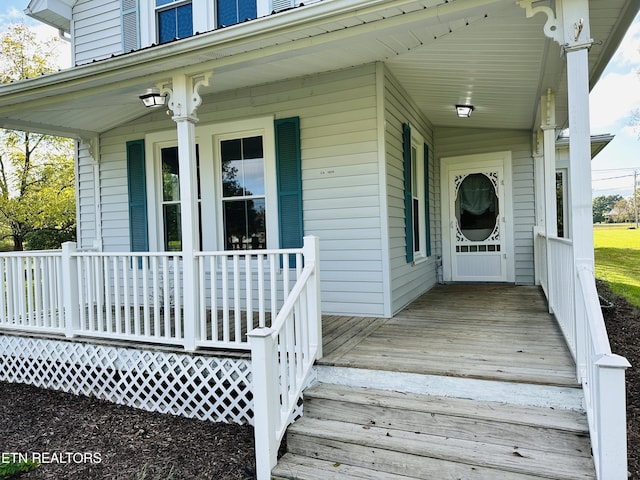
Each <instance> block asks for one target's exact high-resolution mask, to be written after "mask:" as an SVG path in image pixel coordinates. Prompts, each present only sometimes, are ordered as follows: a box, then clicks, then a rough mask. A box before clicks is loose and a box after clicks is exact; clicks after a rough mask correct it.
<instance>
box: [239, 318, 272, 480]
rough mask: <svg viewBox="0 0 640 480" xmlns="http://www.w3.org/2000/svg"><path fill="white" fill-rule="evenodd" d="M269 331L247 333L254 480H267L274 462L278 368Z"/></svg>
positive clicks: (257, 330) (262, 329) (258, 329)
mask: <svg viewBox="0 0 640 480" xmlns="http://www.w3.org/2000/svg"><path fill="white" fill-rule="evenodd" d="M272 333H273V330H272V329H271V328H267V327H263V328H256V329H254V330H252V331H251V332H249V333H248V334H247V336H248V337H249V344H250V345H251V384H252V389H253V429H254V437H255V450H256V478H257V480H269V479H270V478H271V470H272V469H273V467H275V466H276V463H277V460H278V447H279V444H278V439H277V438H276V426H277V423H278V420H279V413H280V412H279V402H278V368H277V363H276V349H275V342H274V338H273V336H272Z"/></svg>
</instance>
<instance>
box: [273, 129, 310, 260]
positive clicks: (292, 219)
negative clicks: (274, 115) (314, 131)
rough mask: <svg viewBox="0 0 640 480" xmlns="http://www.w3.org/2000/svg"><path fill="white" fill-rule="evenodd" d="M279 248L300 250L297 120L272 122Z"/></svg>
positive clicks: (299, 175) (300, 213)
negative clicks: (276, 182) (276, 183)
mask: <svg viewBox="0 0 640 480" xmlns="http://www.w3.org/2000/svg"><path fill="white" fill-rule="evenodd" d="M274 128H275V136H276V138H275V147H276V176H277V181H278V224H279V234H280V248H300V247H302V237H303V235H304V231H303V218H302V167H301V155H300V119H299V117H292V118H283V119H279V120H275V123H274Z"/></svg>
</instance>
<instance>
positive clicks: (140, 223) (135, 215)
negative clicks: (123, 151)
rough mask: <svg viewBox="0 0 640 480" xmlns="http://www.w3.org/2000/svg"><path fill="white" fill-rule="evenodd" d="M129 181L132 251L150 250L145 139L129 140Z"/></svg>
mask: <svg viewBox="0 0 640 480" xmlns="http://www.w3.org/2000/svg"><path fill="white" fill-rule="evenodd" d="M127 182H128V192H129V238H130V242H131V251H132V252H148V251H149V237H148V232H147V230H148V228H147V182H146V173H145V161H144V140H133V141H131V142H127Z"/></svg>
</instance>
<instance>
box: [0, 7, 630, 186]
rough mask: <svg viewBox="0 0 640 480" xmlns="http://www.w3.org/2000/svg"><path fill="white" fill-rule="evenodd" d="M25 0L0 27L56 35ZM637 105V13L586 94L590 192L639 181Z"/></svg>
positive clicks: (1, 15) (65, 62)
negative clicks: (592, 145)
mask: <svg viewBox="0 0 640 480" xmlns="http://www.w3.org/2000/svg"><path fill="white" fill-rule="evenodd" d="M28 4H29V0H0V5H1V6H0V32H3V31H5V30H6V26H7V25H8V24H10V23H17V22H22V21H24V22H26V23H27V25H29V26H31V27H32V28H33V29H34V30H35V31H36V33H37V35H38V36H39V37H40V38H42V39H43V40H44V39H48V38H51V37H52V36H57V32H56V31H55V29H53V28H50V27H48V26H46V25H43V24H41V23H39V22H36V21H35V20H32V19H30V18H29V17H27V16H26V15H24V14H23V11H24V9H25V8H26V7H27V5H28ZM60 58H61V60H60V67H61V68H65V67H68V66H70V64H71V58H70V49H69V47H68V44H66V43H65V42H60ZM634 110H638V111H640V15H638V16H637V17H636V18H635V20H634V22H633V24H632V25H631V27H630V28H629V30H628V32H627V34H626V36H625V37H624V39H623V41H622V42H621V44H620V47H619V48H618V50H617V52H616V54H615V55H614V56H613V58H612V59H611V61H610V63H609V65H608V67H607V68H606V69H605V71H604V72H603V74H602V76H601V77H600V80H599V81H598V83H597V84H596V86H595V87H594V88H593V90H592V92H591V96H590V116H591V133H592V134H594V135H596V134H605V133H608V134H612V135H615V138H614V140H613V141H612V142H611V143H610V144H609V145H607V146H606V147H605V148H604V149H603V150H602V151H601V152H600V153H599V154H598V155H597V156H596V157H595V158H594V159H593V161H592V163H591V169H592V177H593V185H592V186H593V196H594V197H595V196H598V195H614V194H619V195H622V196H623V197H627V196H629V195H631V193H632V191H633V181H634V177H633V172H634V171H635V170H637V171H638V179H639V185H638V186H639V187H640V128H638V129H637V130H636V131H634V129H633V127H632V126H631V125H630V117H631V113H632V112H633V111H634Z"/></svg>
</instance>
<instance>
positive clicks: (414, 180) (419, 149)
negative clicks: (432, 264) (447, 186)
mask: <svg viewBox="0 0 640 480" xmlns="http://www.w3.org/2000/svg"><path fill="white" fill-rule="evenodd" d="M414 130H415V128H412V129H411V145H410V149H411V221H412V222H413V223H412V226H413V228H412V230H413V238H414V242H413V261H414V263H419V262H422V261H425V260H427V258H428V257H427V222H426V211H425V195H426V189H425V184H424V183H425V182H424V181H425V171H424V169H425V161H424V139H423V138H422V135H420V134H419V133H418V132H415V131H414ZM414 152H415V158H414ZM416 187H417V190H418V191H417V192H414V188H416ZM416 205H417V212H416ZM416 221H417V227H418V228H417V232H416ZM416 233H417V238H416ZM416 240H418V242H416Z"/></svg>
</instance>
